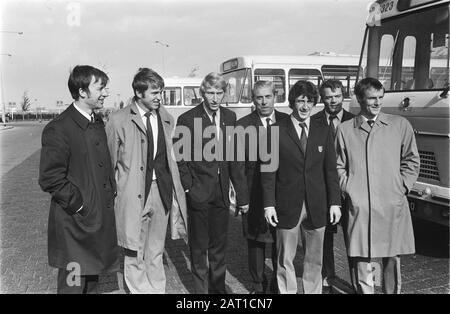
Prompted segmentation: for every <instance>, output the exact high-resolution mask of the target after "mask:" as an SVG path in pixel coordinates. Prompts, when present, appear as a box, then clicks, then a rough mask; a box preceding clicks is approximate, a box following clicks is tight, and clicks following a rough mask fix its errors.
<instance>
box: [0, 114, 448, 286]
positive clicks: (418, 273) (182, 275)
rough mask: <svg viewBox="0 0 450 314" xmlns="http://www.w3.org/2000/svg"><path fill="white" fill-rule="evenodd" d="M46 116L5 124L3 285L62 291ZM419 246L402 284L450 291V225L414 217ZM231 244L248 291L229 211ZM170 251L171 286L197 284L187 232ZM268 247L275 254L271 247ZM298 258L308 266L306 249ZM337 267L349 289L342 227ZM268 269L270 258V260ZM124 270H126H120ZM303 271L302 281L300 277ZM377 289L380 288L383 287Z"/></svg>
mask: <svg viewBox="0 0 450 314" xmlns="http://www.w3.org/2000/svg"><path fill="white" fill-rule="evenodd" d="M42 128H43V124H38V123H25V124H17V126H16V127H15V128H13V129H11V130H0V141H1V145H2V146H1V147H2V151H1V152H2V154H1V159H0V169H2V172H1V176H0V224H1V233H0V242H1V244H0V263H1V265H0V279H1V280H0V292H1V293H55V291H56V284H55V278H56V271H55V270H54V269H52V268H50V267H49V266H48V265H47V242H46V241H47V234H46V232H47V216H48V208H49V200H50V198H49V195H48V194H46V193H43V192H41V190H40V188H39V186H38V184H37V177H38V165H39V153H40V150H39V147H40V144H39V143H40V142H39V141H40V134H41V131H42ZM414 228H415V233H416V249H417V254H415V255H412V256H407V257H404V258H403V259H402V273H403V292H404V293H427V294H434V293H439V294H448V293H449V292H450V290H449V250H448V243H449V234H448V228H441V227H440V226H435V225H430V224H426V223H423V222H415V224H414ZM228 243H229V245H228V251H227V263H228V272H227V277H226V278H227V279H226V281H227V285H228V289H229V291H230V292H232V293H244V294H245V293H248V291H249V289H250V287H251V284H250V277H249V274H248V271H247V266H246V265H247V255H246V250H247V249H246V242H245V240H243V238H242V231H241V221H240V217H233V216H232V215H231V214H230V224H229V234H228ZM166 247H167V248H166V252H165V254H164V263H165V270H166V274H167V293H171V294H184V293H192V292H193V283H192V279H191V276H190V273H189V267H190V266H189V258H188V256H189V255H188V248H187V246H186V245H185V244H184V242H183V241H182V240H177V241H173V240H167V245H166ZM268 255H269V254H268ZM297 255H298V256H297V258H296V261H295V265H296V270H297V273H298V274H300V273H301V272H300V271H301V254H300V253H299V254H297ZM335 258H336V269H337V274H338V276H339V277H340V278H341V279H342V285H341V288H342V289H341V290H339V291H337V292H345V291H346V288H347V286H348V282H349V276H348V268H347V264H346V257H345V250H344V245H343V239H342V234H341V231H340V230H339V233H338V234H337V236H336V247H335ZM266 265H268V268H267V275H269V276H270V273H271V269H270V263H269V262H268V261H267V263H266ZM116 276H117V275H116V274H114V275H107V276H102V277H101V286H100V288H101V291H102V292H104V293H123V292H124V290H123V289H122V284H121V283H120V284H119V283H118V280H117V277H116ZM118 276H119V278H121V274H118ZM300 279H301V278H298V281H299V284H300V289H301V283H300ZM377 292H378V293H380V292H381V290H380V289H379V288H377Z"/></svg>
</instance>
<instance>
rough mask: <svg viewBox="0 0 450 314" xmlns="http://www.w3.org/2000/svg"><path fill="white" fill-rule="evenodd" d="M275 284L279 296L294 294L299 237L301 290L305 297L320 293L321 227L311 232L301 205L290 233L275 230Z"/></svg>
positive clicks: (309, 223) (322, 230)
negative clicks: (301, 258)
mask: <svg viewBox="0 0 450 314" xmlns="http://www.w3.org/2000/svg"><path fill="white" fill-rule="evenodd" d="M276 230H277V235H276V242H277V262H278V265H277V283H278V290H279V292H280V293H281V294H286V293H290V294H294V293H297V278H296V275H295V269H294V258H295V253H296V252H297V244H298V237H299V231H300V233H301V240H302V250H303V253H304V260H303V275H302V282H303V290H304V293H305V294H321V293H322V274H321V272H322V258H323V257H322V251H323V238H324V233H325V227H322V228H317V229H316V228H314V227H313V226H312V223H311V220H310V219H309V217H308V214H307V211H306V207H305V205H304V204H303V207H302V211H301V214H300V219H299V221H298V223H297V225H296V226H295V227H294V228H292V229H281V228H277V229H276Z"/></svg>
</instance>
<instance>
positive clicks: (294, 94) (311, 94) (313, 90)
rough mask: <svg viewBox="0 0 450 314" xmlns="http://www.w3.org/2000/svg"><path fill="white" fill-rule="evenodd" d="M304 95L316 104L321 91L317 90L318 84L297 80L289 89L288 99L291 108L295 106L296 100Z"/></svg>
mask: <svg viewBox="0 0 450 314" xmlns="http://www.w3.org/2000/svg"><path fill="white" fill-rule="evenodd" d="M302 95H303V96H306V98H307V99H308V100H310V101H313V102H314V105H316V104H317V101H318V99H319V92H318V91H317V87H316V85H314V84H313V83H311V82H309V81H297V83H295V84H294V85H293V86H292V87H291V89H290V90H289V97H288V100H289V107H290V108H291V109H294V108H295V100H296V99H297V98H298V97H299V96H302Z"/></svg>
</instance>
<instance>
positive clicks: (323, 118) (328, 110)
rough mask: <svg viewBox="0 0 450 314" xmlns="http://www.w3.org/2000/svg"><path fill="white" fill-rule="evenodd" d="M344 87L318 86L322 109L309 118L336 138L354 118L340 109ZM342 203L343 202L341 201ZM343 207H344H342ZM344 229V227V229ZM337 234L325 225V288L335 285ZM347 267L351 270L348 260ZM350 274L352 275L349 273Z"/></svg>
mask: <svg viewBox="0 0 450 314" xmlns="http://www.w3.org/2000/svg"><path fill="white" fill-rule="evenodd" d="M343 93H344V87H343V86H342V83H341V81H339V80H327V81H325V82H323V83H322V85H320V88H319V94H320V98H321V99H322V101H323V104H324V109H323V110H322V111H320V112H318V113H316V114H315V115H313V116H311V119H313V120H316V121H317V122H320V123H323V124H325V125H329V126H330V128H331V129H332V131H333V136H334V137H336V129H337V127H338V125H339V124H341V122H344V121H347V120H350V119H352V118H353V117H354V114H352V113H350V112H348V111H347V110H345V109H343V108H342V101H343V100H344V96H343ZM342 202H344V200H343V199H342ZM344 207H345V206H344ZM346 217H347V215H346V214H345V212H344V211H343V212H342V219H341V224H344V225H345V223H346V221H347V219H346ZM344 229H345V227H344ZM336 232H337V225H331V224H327V226H326V228H325V238H324V242H323V264H322V278H323V285H324V286H325V287H329V288H330V289H331V287H332V286H333V285H334V284H335V283H336V280H335V277H336V271H335V267H334V252H333V238H334V234H335V233H336ZM344 240H345V241H344V242H345V245H346V246H347V238H346V236H345V232H344ZM348 261H349V267H350V268H351V267H352V266H351V263H350V259H348ZM350 274H353V272H352V271H350ZM350 277H351V282H352V286H353V282H354V278H353V277H352V276H350Z"/></svg>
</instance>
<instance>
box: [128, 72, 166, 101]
mask: <svg viewBox="0 0 450 314" xmlns="http://www.w3.org/2000/svg"><path fill="white" fill-rule="evenodd" d="M131 86H132V87H133V92H134V96H136V97H137V95H136V92H139V93H144V92H145V91H146V90H147V89H148V88H149V87H151V88H161V89H163V88H164V80H163V78H162V77H161V76H160V75H159V74H158V73H156V72H155V71H153V70H152V69H149V68H139V70H138V72H137V73H136V75H135V76H134V78H133V83H132V84H131Z"/></svg>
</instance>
